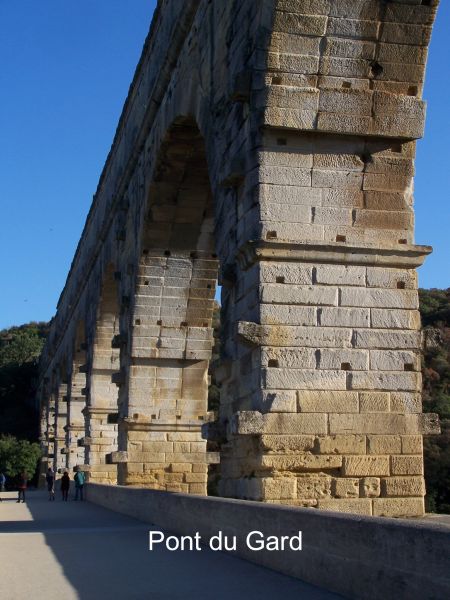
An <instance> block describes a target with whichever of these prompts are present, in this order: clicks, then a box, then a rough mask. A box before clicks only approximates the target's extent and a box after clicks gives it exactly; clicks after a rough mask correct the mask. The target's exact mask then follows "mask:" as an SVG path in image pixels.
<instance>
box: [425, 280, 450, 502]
mask: <svg viewBox="0 0 450 600" xmlns="http://www.w3.org/2000/svg"><path fill="white" fill-rule="evenodd" d="M419 298H420V313H421V317H422V324H423V326H424V339H425V344H424V353H423V361H422V375H423V395H422V397H423V410H424V412H434V413H437V414H438V415H439V419H440V422H441V430H442V433H441V435H437V436H435V435H433V436H428V437H425V439H424V463H425V481H426V487H427V496H426V504H427V510H428V511H430V512H441V513H450V289H447V290H437V289H431V290H423V289H422V290H419Z"/></svg>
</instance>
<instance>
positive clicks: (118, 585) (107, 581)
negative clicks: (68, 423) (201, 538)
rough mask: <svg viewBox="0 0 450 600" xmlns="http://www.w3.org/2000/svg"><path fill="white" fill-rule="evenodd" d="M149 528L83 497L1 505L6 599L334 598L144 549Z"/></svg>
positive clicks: (0, 591) (198, 556) (0, 562)
mask: <svg viewBox="0 0 450 600" xmlns="http://www.w3.org/2000/svg"><path fill="white" fill-rule="evenodd" d="M150 528H151V527H150V526H149V525H148V524H146V523H142V522H141V521H137V520H135V519H131V518H129V517H126V516H123V515H120V514H118V513H114V512H111V511H109V510H106V509H104V508H101V507H99V506H96V505H93V504H90V503H88V502H73V501H72V502H67V503H63V502H61V501H60V500H59V499H58V500H56V501H55V502H49V501H48V500H47V497H46V494H45V493H43V492H29V493H28V498H27V504H16V502H15V501H14V500H7V501H4V502H2V503H0V598H5V600H25V599H26V600H29V599H30V598H37V599H38V600H41V599H42V600H56V599H57V600H72V599H75V598H77V599H80V600H103V599H105V600H106V599H108V600H115V599H123V600H138V599H139V600H141V599H145V600H147V599H152V600H153V599H156V600H166V599H168V600H177V599H183V600H190V599H191V598H192V599H195V600H210V599H213V600H225V599H226V600H230V599H231V598H234V599H236V600H240V599H242V600H277V599H279V598H280V599H282V600H294V599H295V600H338V598H340V596H337V595H335V594H331V593H329V592H326V591H323V590H320V589H318V588H315V587H313V586H310V585H308V584H306V583H303V582H301V581H299V580H296V579H293V578H291V577H287V576H284V575H281V574H279V573H276V572H274V571H270V570H269V569H265V568H263V567H260V566H257V565H253V564H251V563H248V562H246V561H244V560H242V559H239V558H236V557H234V556H230V555H226V554H222V553H215V552H211V551H210V550H207V549H205V548H203V549H202V551H201V552H169V551H167V550H165V549H161V548H158V549H157V550H153V551H152V552H149V550H148V531H149V529H150Z"/></svg>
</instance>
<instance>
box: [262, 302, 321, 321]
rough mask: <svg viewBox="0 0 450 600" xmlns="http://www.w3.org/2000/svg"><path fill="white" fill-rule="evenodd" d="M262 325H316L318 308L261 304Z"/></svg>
mask: <svg viewBox="0 0 450 600" xmlns="http://www.w3.org/2000/svg"><path fill="white" fill-rule="evenodd" d="M259 310H260V321H261V324H262V325H279V324H280V323H283V324H286V325H305V326H308V325H316V323H317V309H316V308H315V307H312V306H293V305H286V304H260V307H259Z"/></svg>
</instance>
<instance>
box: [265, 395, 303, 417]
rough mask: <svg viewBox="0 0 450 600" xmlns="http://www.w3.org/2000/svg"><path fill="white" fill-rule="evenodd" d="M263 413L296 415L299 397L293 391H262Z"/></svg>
mask: <svg viewBox="0 0 450 600" xmlns="http://www.w3.org/2000/svg"><path fill="white" fill-rule="evenodd" d="M260 408H261V412H263V413H268V412H278V413H284V412H287V413H295V412H297V397H296V394H295V391H293V390H276V391H273V390H262V398H261V407H260Z"/></svg>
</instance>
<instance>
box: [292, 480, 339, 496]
mask: <svg viewBox="0 0 450 600" xmlns="http://www.w3.org/2000/svg"><path fill="white" fill-rule="evenodd" d="M331 482H332V479H331V477H298V478H297V497H298V498H302V499H308V498H330V497H331Z"/></svg>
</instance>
